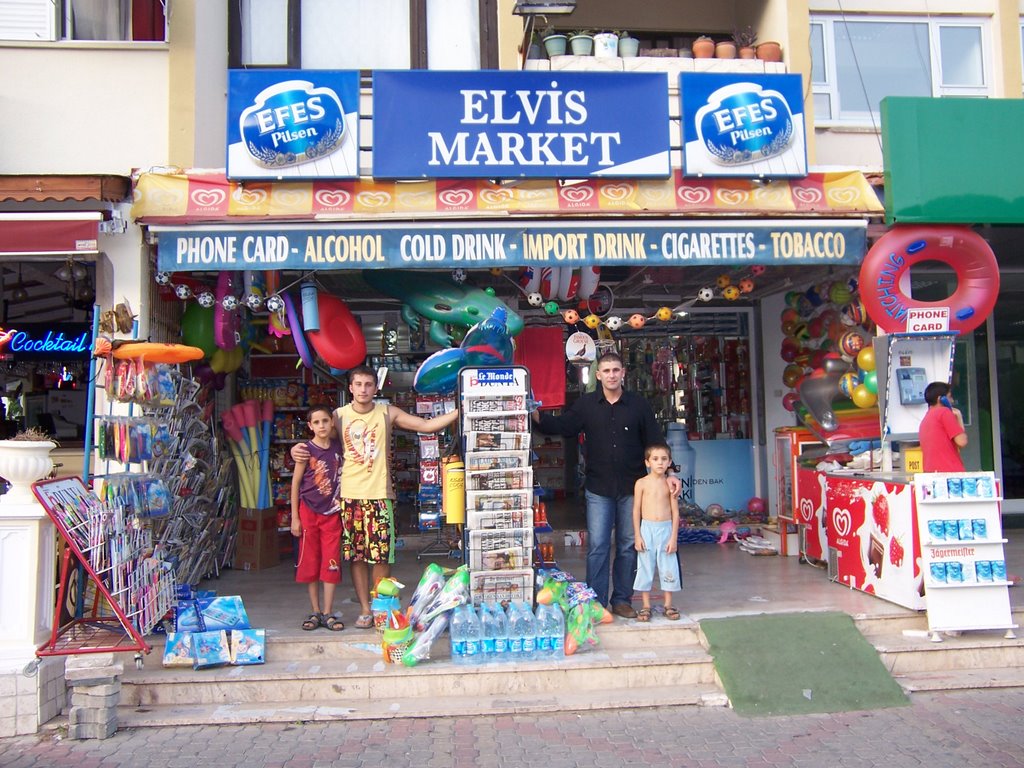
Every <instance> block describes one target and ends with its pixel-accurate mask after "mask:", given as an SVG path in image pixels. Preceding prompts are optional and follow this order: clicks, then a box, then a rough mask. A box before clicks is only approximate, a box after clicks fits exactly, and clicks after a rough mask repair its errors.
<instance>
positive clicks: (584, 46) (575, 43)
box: [569, 35, 594, 56]
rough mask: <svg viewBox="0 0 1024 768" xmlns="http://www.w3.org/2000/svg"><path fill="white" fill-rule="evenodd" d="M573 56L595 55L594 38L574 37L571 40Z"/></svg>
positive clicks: (587, 36) (570, 46) (585, 36)
mask: <svg viewBox="0 0 1024 768" xmlns="http://www.w3.org/2000/svg"><path fill="white" fill-rule="evenodd" d="M569 48H570V49H571V50H572V55H573V56H590V55H592V54H593V53H594V38H592V37H591V36H590V35H573V36H572V37H570V38H569Z"/></svg>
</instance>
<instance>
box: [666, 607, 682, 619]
mask: <svg viewBox="0 0 1024 768" xmlns="http://www.w3.org/2000/svg"><path fill="white" fill-rule="evenodd" d="M665 618H666V619H668V620H669V621H679V610H678V609H677V608H673V607H672V606H671V605H670V606H668V607H667V608H665Z"/></svg>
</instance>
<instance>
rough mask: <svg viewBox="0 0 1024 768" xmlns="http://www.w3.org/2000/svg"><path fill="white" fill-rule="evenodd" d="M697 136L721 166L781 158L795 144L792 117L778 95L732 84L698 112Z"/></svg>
mask: <svg viewBox="0 0 1024 768" xmlns="http://www.w3.org/2000/svg"><path fill="white" fill-rule="evenodd" d="M696 122H697V134H698V136H699V138H700V141H701V143H702V144H703V145H704V148H705V149H706V150H707V151H708V153H709V154H710V155H711V157H712V158H714V160H715V161H716V162H718V163H720V164H721V165H740V164H742V163H752V162H757V161H758V160H766V159H768V158H769V157H775V156H776V155H781V154H782V153H783V152H785V151H786V149H787V148H788V147H789V145H790V142H791V141H792V140H793V113H792V112H790V110H789V105H788V104H787V103H786V100H785V99H784V98H783V97H782V94H780V93H779V92H778V91H771V90H762V88H761V87H760V86H759V85H757V84H756V83H732V84H731V85H727V86H725V87H724V88H719V89H718V90H717V91H715V92H714V93H712V94H711V96H709V97H708V103H707V104H705V105H704V106H703V107H701V108H700V109H699V110H697V120H696Z"/></svg>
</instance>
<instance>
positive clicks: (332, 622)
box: [324, 616, 345, 632]
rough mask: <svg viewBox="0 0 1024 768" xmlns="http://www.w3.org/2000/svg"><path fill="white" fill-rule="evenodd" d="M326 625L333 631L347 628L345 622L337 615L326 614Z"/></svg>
mask: <svg viewBox="0 0 1024 768" xmlns="http://www.w3.org/2000/svg"><path fill="white" fill-rule="evenodd" d="M324 626H325V627H327V628H328V629H329V630H331V632H341V630H343V629H344V628H345V625H344V623H342V621H341V619H339V618H338V617H337V616H325V617H324Z"/></svg>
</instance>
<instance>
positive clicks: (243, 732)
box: [0, 689, 1024, 768]
mask: <svg viewBox="0 0 1024 768" xmlns="http://www.w3.org/2000/svg"><path fill="white" fill-rule="evenodd" d="M143 765H152V766H166V768H195V767H196V766H216V768H236V767H237V768H243V767H244V768H328V766H331V767H334V766H338V767H339V768H361V767H362V766H366V767H367V768H404V767H405V766H416V767H417V768H453V767H454V768H463V767H465V768H469V767H470V766H474V767H475V766H480V767H481V768H498V767H502V768H504V767H505V766H510V767H511V766H543V767H544V768H575V767H576V766H580V767H581V768H605V767H611V766H623V765H631V766H632V765H638V766H687V767H688V768H689V767H691V766H692V767H693V768H733V767H735V768H747V767H748V766H809V767H810V766H813V768H832V767H833V766H835V767H837V768H875V766H886V768H903V767H904V766H907V767H910V766H926V767H927V768H973V767H974V766H978V767H979V768H980V767H981V766H984V767H985V768H1011V767H1012V766H1024V689H1014V690H998V691H996V690H982V691H969V692H957V693H943V694H915V695H914V696H913V698H912V703H911V705H910V706H907V707H897V708H893V709H883V710H876V711H866V712H844V713H839V714H831V715H805V716H799V717H757V718H745V717H740V716H739V715H737V714H736V713H735V712H733V711H732V710H728V709H723V708H707V709H705V708H699V707H679V708H674V709H669V708H664V709H645V710H643V711H637V712H634V711H626V710H600V711H592V712H585V713H565V714H558V715H508V716H500V717H490V716H489V717H474V718H459V719H455V718H434V719H422V720H376V721H351V722H345V721H339V722H334V723H316V724H303V723H294V724H288V725H237V726H196V727H179V728H141V729H134V730H122V731H118V732H117V733H116V734H115V735H114V736H113V737H112V738H110V739H106V740H103V741H72V740H68V739H66V738H64V737H63V734H62V733H61V732H60V731H49V732H44V733H41V734H39V735H36V736H18V737H13V738H9V739H0V766H2V768H62V767H63V766H69V767H71V766H73V767H74V768H120V767H122V766H123V767H124V768H128V767H129V766H143Z"/></svg>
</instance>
